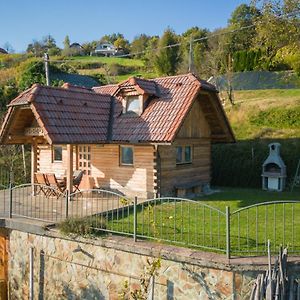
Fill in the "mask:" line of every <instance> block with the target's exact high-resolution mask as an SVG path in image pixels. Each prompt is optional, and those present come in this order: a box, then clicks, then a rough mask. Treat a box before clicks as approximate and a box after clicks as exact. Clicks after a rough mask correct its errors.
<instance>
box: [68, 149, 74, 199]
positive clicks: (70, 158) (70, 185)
mask: <svg viewBox="0 0 300 300" xmlns="http://www.w3.org/2000/svg"><path fill="white" fill-rule="evenodd" d="M67 190H68V192H69V195H70V194H71V193H72V192H73V145H70V144H68V145H67Z"/></svg>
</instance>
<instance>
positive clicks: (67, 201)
mask: <svg viewBox="0 0 300 300" xmlns="http://www.w3.org/2000/svg"><path fill="white" fill-rule="evenodd" d="M10 199H11V200H10ZM10 201H11V209H10ZM130 204H132V201H131V200H129V199H128V198H126V197H125V196H122V195H119V194H117V193H114V192H111V191H106V190H101V189H94V190H85V191H79V192H75V193H73V194H70V195H69V196H67V193H62V192H60V191H59V190H57V189H54V188H52V187H49V186H44V185H38V184H34V185H32V184H25V185H20V186H17V187H13V188H12V189H11V190H10V189H3V190H0V216H1V217H3V218H9V217H10V213H11V217H14V218H15V217H19V218H31V219H37V220H41V221H45V222H47V223H49V222H51V223H56V222H60V221H63V220H64V219H66V218H67V217H87V216H93V215H99V214H101V215H104V216H105V217H108V215H109V214H113V212H115V211H116V210H118V209H121V208H123V209H124V208H125V209H126V210H129V209H130V208H129V205H130Z"/></svg>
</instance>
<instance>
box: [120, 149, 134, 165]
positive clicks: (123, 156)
mask: <svg viewBox="0 0 300 300" xmlns="http://www.w3.org/2000/svg"><path fill="white" fill-rule="evenodd" d="M133 155H134V149H133V146H120V165H122V166H133Z"/></svg>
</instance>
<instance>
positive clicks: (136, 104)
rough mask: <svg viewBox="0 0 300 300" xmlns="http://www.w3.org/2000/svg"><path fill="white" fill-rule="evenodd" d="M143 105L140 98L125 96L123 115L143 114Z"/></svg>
mask: <svg viewBox="0 0 300 300" xmlns="http://www.w3.org/2000/svg"><path fill="white" fill-rule="evenodd" d="M142 106H143V103H142V99H141V97H140V96H138V95H136V96H127V97H126V98H125V105H124V113H130V112H133V113H135V114H137V115H141V114H142V112H143V107H142Z"/></svg>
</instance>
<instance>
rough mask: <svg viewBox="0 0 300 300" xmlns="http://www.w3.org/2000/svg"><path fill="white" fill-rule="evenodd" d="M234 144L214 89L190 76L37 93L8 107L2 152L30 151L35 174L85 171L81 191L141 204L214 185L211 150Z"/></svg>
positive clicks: (38, 88) (69, 178)
mask: <svg viewBox="0 0 300 300" xmlns="http://www.w3.org/2000/svg"><path fill="white" fill-rule="evenodd" d="M234 140H235V138H234V135H233V132H232V130H231V127H230V125H229V123H228V120H227V118H226V115H225V112H224V110H223V108H222V105H221V103H220V100H219V97H218V92H217V90H216V89H215V87H214V86H213V85H211V84H209V83H207V82H206V81H203V80H200V79H198V78H197V77H196V76H195V75H193V74H191V73H190V74H185V75H178V76H169V77H161V78H156V79H151V80H146V79H141V78H134V77H132V78H129V79H128V80H125V81H124V82H122V83H120V84H114V85H106V86H101V87H96V88H93V89H86V88H81V87H76V86H71V85H70V84H65V85H64V86H63V87H48V86H41V85H37V84H35V85H33V86H32V87H31V88H30V89H28V90H26V91H25V92H23V93H22V94H20V95H19V96H18V97H17V98H15V99H14V100H12V101H11V103H10V104H9V105H8V112H7V114H6V117H5V120H4V122H3V125H2V128H1V132H0V143H1V144H31V145H32V155H31V157H32V162H31V165H32V182H34V174H35V172H40V173H55V174H56V175H57V176H62V175H64V176H66V178H67V187H68V189H69V191H71V190H72V178H73V177H72V176H73V170H78V169H79V170H83V171H85V177H84V180H83V183H82V184H83V187H84V188H109V189H113V190H118V191H120V192H122V193H124V194H126V195H129V196H134V195H137V196H139V197H142V198H146V197H153V196H155V195H162V196H167V195H174V194H177V195H178V196H179V195H180V196H185V195H186V193H189V192H191V193H198V192H200V191H201V189H202V188H203V187H206V186H207V185H209V183H210V179H211V144H212V143H216V142H218V143H220V142H224V143H227V142H234Z"/></svg>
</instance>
